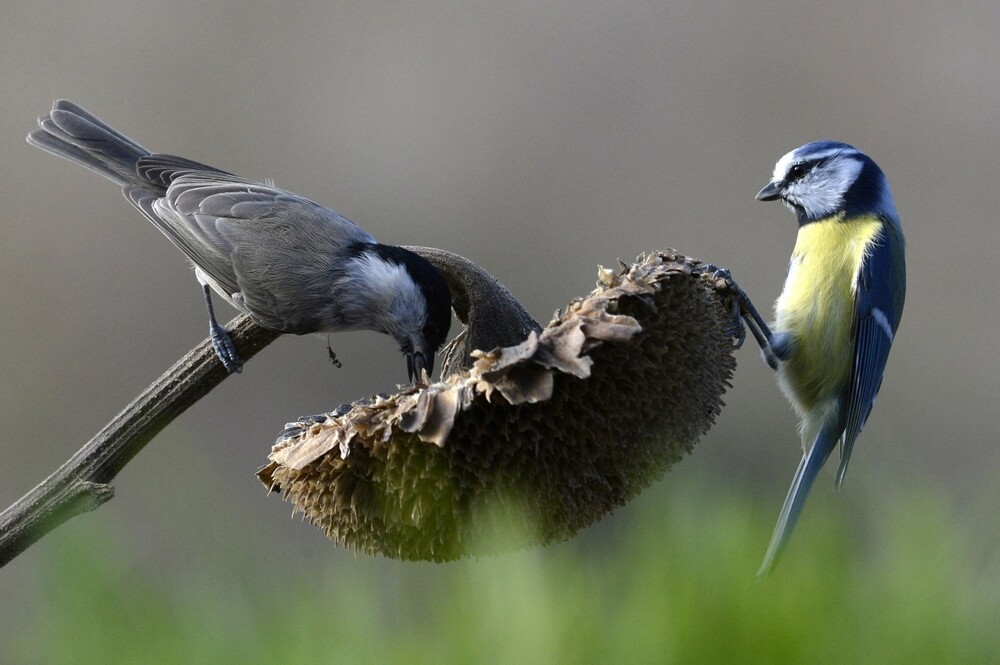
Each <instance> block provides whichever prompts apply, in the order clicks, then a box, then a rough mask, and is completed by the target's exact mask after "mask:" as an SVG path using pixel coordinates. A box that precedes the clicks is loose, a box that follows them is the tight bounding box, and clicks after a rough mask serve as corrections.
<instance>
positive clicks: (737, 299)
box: [702, 263, 747, 349]
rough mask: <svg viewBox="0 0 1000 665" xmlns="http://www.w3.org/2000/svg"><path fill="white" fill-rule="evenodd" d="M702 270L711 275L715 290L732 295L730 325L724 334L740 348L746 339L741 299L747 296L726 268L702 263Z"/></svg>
mask: <svg viewBox="0 0 1000 665" xmlns="http://www.w3.org/2000/svg"><path fill="white" fill-rule="evenodd" d="M702 270H703V274H705V275H710V276H711V279H712V282H713V283H714V286H715V288H716V289H717V290H719V291H725V292H728V293H731V294H732V295H733V319H732V325H731V326H730V327H729V328H727V329H726V335H727V336H729V337H732V338H733V346H734V347H736V348H737V349H739V348H742V347H743V343H744V342H745V341H746V339H747V329H746V326H744V325H743V300H744V299H745V298H746V297H747V296H746V293H744V292H743V289H741V288H740V286H739V285H738V284H737V283H736V281H735V280H733V275H732V273H730V272H729V269H728V268H720V267H719V266H717V265H715V264H714V263H703V264H702Z"/></svg>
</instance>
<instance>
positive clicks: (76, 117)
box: [28, 100, 451, 354]
mask: <svg viewBox="0 0 1000 665" xmlns="http://www.w3.org/2000/svg"><path fill="white" fill-rule="evenodd" d="M38 125H39V129H36V130H35V131H33V132H31V134H29V135H28V142H29V143H31V144H32V145H35V146H37V147H39V148H41V149H42V150H45V151H47V152H50V153H52V154H55V155H57V156H59V157H63V158H64V159H68V160H69V161H72V162H75V163H77V164H80V165H81V166H84V167H85V168H88V169H90V170H91V171H94V172H96V173H98V174H100V175H102V176H104V177H105V178H108V179H109V180H112V181H114V182H115V183H117V184H119V185H120V186H121V187H122V190H123V192H124V194H125V197H126V198H127V199H128V200H129V201H130V202H131V203H132V204H133V205H134V206H135V207H136V208H137V209H139V211H141V212H142V214H143V215H145V217H146V218H147V219H148V220H149V221H150V222H152V223H153V225H154V226H156V228H158V229H159V230H160V231H161V232H162V233H163V234H164V235H165V236H167V238H169V239H170V241H171V242H172V243H173V244H174V245H175V246H176V247H177V248H178V249H180V250H181V251H182V252H183V253H184V254H185V255H186V256H187V257H188V259H190V260H191V262H192V263H193V264H194V266H195V268H196V270H197V272H198V274H199V278H200V279H203V280H204V281H205V282H207V283H208V284H209V285H211V286H212V287H213V289H215V290H216V291H217V292H218V293H219V294H220V295H222V296H223V297H224V298H225V299H226V300H228V301H229V302H230V303H232V304H233V305H234V306H236V307H237V308H238V309H240V310H242V311H244V312H247V313H248V314H250V315H251V316H252V317H253V318H254V320H255V321H257V322H258V323H259V324H260V325H263V326H265V327H267V328H271V329H273V330H280V331H282V332H288V333H298V334H304V333H311V332H334V331H339V330H353V329H369V330H376V331H379V332H385V333H388V334H391V335H392V336H393V337H395V338H396V340H397V341H398V342H399V343H400V346H401V347H402V348H404V350H405V349H407V348H409V350H410V352H412V351H413V350H414V349H416V350H419V351H424V352H426V353H429V354H433V353H434V352H435V351H436V350H437V348H438V347H439V346H440V345H441V343H442V342H443V341H444V337H445V336H446V335H447V331H448V328H449V327H450V322H451V309H450V296H449V294H448V287H447V284H446V282H445V281H444V278H443V277H442V276H441V275H440V274H439V273H438V272H437V270H435V269H434V268H433V267H432V266H431V265H430V264H429V263H427V261H426V260H424V259H422V258H421V257H419V256H417V255H415V254H412V253H410V252H407V251H406V250H402V249H400V248H394V249H395V250H398V251H395V252H391V251H390V252H388V254H387V252H386V251H384V250H383V249H380V248H385V247H390V246H387V245H380V244H378V243H377V242H376V241H375V239H374V238H373V237H372V236H371V235H369V234H368V233H367V232H365V231H364V230H363V229H361V228H360V227H359V226H357V225H356V224H354V223H353V222H351V221H350V220H348V219H345V218H344V217H342V216H340V215H339V214H337V213H336V212H334V211H333V210H330V209H329V208H325V207H323V206H321V205H318V204H316V203H314V202H312V201H310V200H308V199H306V198H303V197H301V196H298V195H296V194H293V193H292V192H288V191H285V190H283V189H280V188H277V187H274V186H272V185H270V184H265V183H261V182H257V181H254V180H248V179H246V178H241V177H239V176H236V175H233V174H231V173H227V172H226V171H222V170H220V169H216V168H214V167H211V166H206V165H204V164H200V163H198V162H195V161H191V160H188V159H185V158H183V157H176V156H173V155H163V154H153V153H151V152H150V151H149V150H147V149H145V148H143V147H142V146H141V145H139V144H137V143H135V142H134V141H132V140H131V139H129V138H127V137H126V136H124V135H123V134H121V133H119V132H117V131H115V130H114V129H112V128H111V127H109V126H108V125H107V124H105V123H104V122H102V121H101V120H99V119H98V118H96V117H95V116H93V115H92V114H90V113H89V112H87V111H85V110H84V109H82V108H80V107H79V106H77V105H76V104H73V103H72V102H68V101H65V100H60V101H57V102H56V103H55V104H54V106H53V108H52V111H51V112H50V113H49V114H48V115H46V116H43V117H41V118H39V121H38ZM386 256H390V258H391V260H388V259H387V258H386ZM422 281H423V282H426V284H422V283H421V282H422ZM428 295H430V296H431V297H432V298H433V301H431V300H428ZM425 333H431V334H432V339H425V337H424V335H425ZM418 347H419V348H418Z"/></svg>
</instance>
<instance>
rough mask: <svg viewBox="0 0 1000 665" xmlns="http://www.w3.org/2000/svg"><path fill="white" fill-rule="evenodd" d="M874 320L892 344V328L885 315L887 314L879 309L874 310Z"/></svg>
mask: <svg viewBox="0 0 1000 665" xmlns="http://www.w3.org/2000/svg"><path fill="white" fill-rule="evenodd" d="M872 318H873V319H875V323H877V324H878V325H879V328H881V329H882V332H884V333H885V336H886V337H888V338H889V343H890V344H891V343H892V337H893V335H892V326H891V325H889V318H888V317H887V316H886V315H885V312H883V311H882V310H880V309H879V308H878V307H875V308H873V309H872Z"/></svg>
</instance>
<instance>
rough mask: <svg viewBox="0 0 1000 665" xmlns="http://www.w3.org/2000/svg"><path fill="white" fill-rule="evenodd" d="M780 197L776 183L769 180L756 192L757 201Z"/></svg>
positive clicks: (772, 199)
mask: <svg viewBox="0 0 1000 665" xmlns="http://www.w3.org/2000/svg"><path fill="white" fill-rule="evenodd" d="M780 197H781V190H780V189H778V183H776V182H775V181H773V180H772V181H771V182H769V183H767V184H766V185H764V189H762V190H760V191H759V192H757V197H756V198H757V200H758V201H774V200H776V199H778V198H780Z"/></svg>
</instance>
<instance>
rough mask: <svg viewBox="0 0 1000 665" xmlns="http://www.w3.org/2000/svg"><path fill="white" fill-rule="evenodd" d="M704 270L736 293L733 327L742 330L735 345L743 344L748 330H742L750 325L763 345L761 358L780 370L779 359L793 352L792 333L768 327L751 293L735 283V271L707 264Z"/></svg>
mask: <svg viewBox="0 0 1000 665" xmlns="http://www.w3.org/2000/svg"><path fill="white" fill-rule="evenodd" d="M705 271H706V272H709V273H712V276H713V278H714V279H715V280H717V281H722V282H723V283H724V284H725V288H726V289H728V290H729V291H730V293H732V294H733V319H734V328H736V329H738V330H739V332H738V333H737V334H735V335H734V336H735V337H736V340H737V341H736V347H737V348H739V347H741V346H742V345H743V340H744V339H745V338H746V333H745V332H744V331H743V323H744V322H745V323H746V326H747V327H748V328H750V333H751V334H752V335H753V337H754V339H755V340H757V345H758V346H760V352H761V358H762V359H763V360H764V362H765V363H767V365H768V367H770V368H771V369H773V370H777V369H778V362H779V361H781V360H786V359H787V358H788V356H789V355H790V354H791V346H792V344H791V336H790V335H789V334H788V333H776V334H775V333H772V332H771V329H770V328H768V326H767V322H766V321H764V317H762V316H761V315H760V312H758V311H757V308H756V307H755V306H754V304H753V302H752V301H751V300H750V296H748V295H747V294H746V291H744V290H743V288H742V287H741V286H740V285H739V284H737V283H736V281H735V280H734V279H733V276H732V274H731V273H730V272H729V270H728V269H726V268H719V267H718V266H716V265H715V264H712V263H708V264H705Z"/></svg>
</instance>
